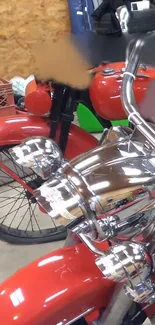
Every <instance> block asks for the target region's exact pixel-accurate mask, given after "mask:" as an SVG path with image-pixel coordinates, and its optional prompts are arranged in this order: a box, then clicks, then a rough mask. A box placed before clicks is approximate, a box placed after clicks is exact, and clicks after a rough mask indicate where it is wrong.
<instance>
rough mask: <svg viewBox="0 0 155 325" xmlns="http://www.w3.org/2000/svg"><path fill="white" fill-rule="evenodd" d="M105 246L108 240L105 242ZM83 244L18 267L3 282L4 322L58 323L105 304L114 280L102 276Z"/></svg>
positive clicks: (0, 317)
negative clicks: (20, 267)
mask: <svg viewBox="0 0 155 325" xmlns="http://www.w3.org/2000/svg"><path fill="white" fill-rule="evenodd" d="M102 246H103V247H102V248H103V249H106V248H107V247H106V244H102ZM94 260H95V256H94V255H93V254H92V253H91V252H90V251H89V250H88V249H87V248H86V247H85V246H84V245H83V244H78V245H76V246H74V247H69V248H64V249H61V250H58V251H55V252H53V253H51V254H48V255H46V256H44V257H43V258H40V259H39V260H37V261H35V262H33V263H32V264H30V265H29V266H27V267H25V268H24V269H22V270H20V271H18V272H17V273H16V274H15V275H13V276H12V277H11V278H10V279H8V280H6V281H5V282H4V283H2V284H1V286H0V320H1V324H3V325H15V324H16V325H56V324H58V323H60V322H61V321H63V325H65V324H66V323H67V322H68V321H70V320H72V319H74V318H75V317H77V316H78V315H80V314H83V313H84V312H86V311H87V310H89V309H92V308H94V310H95V309H97V310H98V309H100V308H101V307H103V308H104V307H106V305H107V303H108V300H109V298H110V296H111V295H112V292H113V289H114V283H113V282H111V281H109V280H106V279H104V278H103V275H102V273H101V272H100V271H99V270H98V268H97V267H96V266H95V263H94Z"/></svg>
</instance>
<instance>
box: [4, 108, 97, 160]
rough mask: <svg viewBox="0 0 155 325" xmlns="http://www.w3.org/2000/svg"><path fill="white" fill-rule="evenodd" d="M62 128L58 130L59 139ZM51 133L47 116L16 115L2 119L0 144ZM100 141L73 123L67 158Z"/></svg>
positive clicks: (12, 143) (84, 150)
mask: <svg viewBox="0 0 155 325" xmlns="http://www.w3.org/2000/svg"><path fill="white" fill-rule="evenodd" d="M59 133H60V128H59V129H58V132H57V139H58V136H59ZM49 134H50V127H49V121H48V120H47V119H45V118H41V117H36V116H30V115H26V114H25V115H22V116H21V115H18V114H17V115H14V116H11V117H2V118H1V119H0V146H5V145H15V144H19V143H20V142H21V141H22V140H23V139H25V138H28V137H32V136H45V137H48V136H49ZM97 144H98V141H97V140H96V139H95V138H94V137H93V136H92V135H91V134H89V133H88V132H86V131H84V130H82V129H81V128H79V127H78V126H76V125H71V128H70V132H69V136H68V143H67V148H66V152H65V158H66V159H69V160H70V159H72V158H74V157H76V156H78V155H80V154H81V153H84V152H86V151H88V150H90V149H92V148H95V147H96V146H97Z"/></svg>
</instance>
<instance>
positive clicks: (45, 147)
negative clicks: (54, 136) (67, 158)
mask: <svg viewBox="0 0 155 325" xmlns="http://www.w3.org/2000/svg"><path fill="white" fill-rule="evenodd" d="M9 151H10V154H11V156H12V158H13V159H14V161H16V163H17V164H19V165H22V166H23V167H29V168H32V169H33V170H34V172H35V173H36V174H37V175H39V176H40V177H41V178H42V179H44V180H46V179H48V178H49V177H50V176H51V175H52V173H54V172H56V170H57V169H58V168H59V167H60V166H61V164H62V161H63V156H62V153H61V151H60V149H59V147H58V145H57V144H56V143H55V142H54V141H53V140H51V139H48V138H45V137H32V138H28V139H26V140H24V141H23V142H22V143H21V144H20V145H18V146H16V147H13V148H11V149H10V150H9Z"/></svg>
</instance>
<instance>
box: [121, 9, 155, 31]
mask: <svg viewBox="0 0 155 325" xmlns="http://www.w3.org/2000/svg"><path fill="white" fill-rule="evenodd" d="M127 27H128V33H129V34H133V33H147V32H151V31H154V30H155V9H145V10H141V11H132V12H131V13H130V17H129V20H128V23H127Z"/></svg>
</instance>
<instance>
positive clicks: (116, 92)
mask: <svg viewBox="0 0 155 325" xmlns="http://www.w3.org/2000/svg"><path fill="white" fill-rule="evenodd" d="M124 68H125V62H119V63H118V62H117V63H109V64H101V65H99V67H98V68H96V74H95V76H94V78H93V80H92V82H91V86H90V99H91V101H92V104H93V106H94V109H95V110H96V112H97V113H98V114H99V115H100V116H101V117H103V118H105V119H107V120H123V119H126V113H125V111H124V109H123V107H122V103H121V99H120V90H121V85H122V75H123V71H124ZM154 79H155V68H153V67H149V66H143V65H141V66H140V67H139V69H138V73H137V77H136V80H135V81H134V94H135V98H136V102H137V104H140V103H141V102H142V101H143V98H144V97H145V92H146V89H147V87H148V84H149V82H150V81H152V80H154Z"/></svg>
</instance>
